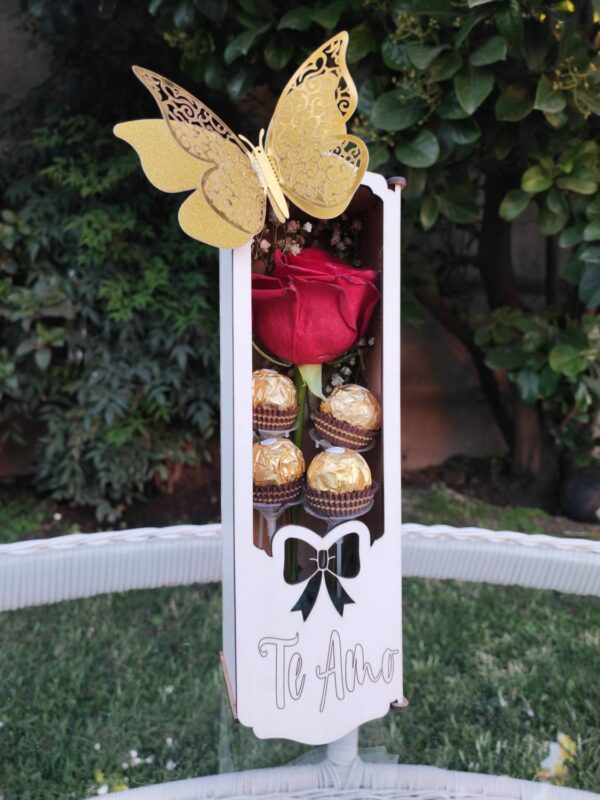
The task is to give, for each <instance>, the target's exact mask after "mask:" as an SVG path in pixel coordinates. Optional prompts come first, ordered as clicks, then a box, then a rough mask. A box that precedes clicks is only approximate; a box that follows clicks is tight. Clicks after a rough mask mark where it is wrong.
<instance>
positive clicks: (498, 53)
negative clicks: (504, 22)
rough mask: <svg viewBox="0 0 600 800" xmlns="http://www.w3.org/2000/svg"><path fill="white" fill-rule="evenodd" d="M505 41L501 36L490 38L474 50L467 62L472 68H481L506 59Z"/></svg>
mask: <svg viewBox="0 0 600 800" xmlns="http://www.w3.org/2000/svg"><path fill="white" fill-rule="evenodd" d="M506 52H507V46H506V39H505V38H504V37H503V36H492V37H490V38H489V39H488V40H487V41H485V42H484V43H483V44H481V45H479V47H478V48H477V49H476V50H474V51H473V52H472V53H471V55H470V56H469V61H470V62H471V64H472V65H473V66H474V67H483V66H485V65H486V64H494V63H495V62H496V61H504V60H505V59H506Z"/></svg>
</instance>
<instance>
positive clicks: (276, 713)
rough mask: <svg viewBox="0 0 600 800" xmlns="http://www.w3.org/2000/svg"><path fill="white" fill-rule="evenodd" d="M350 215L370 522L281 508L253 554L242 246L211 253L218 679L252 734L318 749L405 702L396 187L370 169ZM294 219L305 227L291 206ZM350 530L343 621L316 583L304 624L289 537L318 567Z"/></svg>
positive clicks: (308, 448)
mask: <svg viewBox="0 0 600 800" xmlns="http://www.w3.org/2000/svg"><path fill="white" fill-rule="evenodd" d="M346 213H347V214H348V216H349V217H350V218H351V219H358V220H360V221H361V224H362V230H361V234H360V238H359V255H360V257H361V263H362V265H363V266H368V267H370V268H373V269H378V270H380V271H381V276H380V289H381V294H382V301H381V303H380V304H379V308H378V310H377V311H376V313H375V314H374V317H373V319H372V321H371V325H370V330H369V333H368V336H369V337H371V336H373V337H374V339H375V345H374V347H373V350H372V352H371V353H370V354H369V357H368V364H367V369H366V375H365V378H366V383H367V386H368V388H369V389H370V390H371V391H373V392H374V394H375V395H376V396H377V397H378V398H379V400H380V402H381V406H382V412H383V426H382V430H381V433H380V435H379V437H378V440H377V444H376V446H375V448H374V449H372V450H371V451H369V452H368V453H365V454H364V455H365V458H366V460H367V461H368V463H369V465H370V467H371V471H372V473H373V477H374V479H375V480H376V481H377V482H378V483H379V486H380V488H379V491H378V493H377V494H376V496H375V502H374V506H373V508H372V510H371V511H370V512H369V513H368V514H366V515H365V516H364V517H361V518H360V519H358V520H354V521H352V520H351V521H348V522H343V523H341V524H340V525H338V526H336V527H335V528H333V530H330V531H329V533H325V531H326V526H325V523H324V522H322V521H321V520H318V519H316V518H314V517H312V516H310V515H308V514H306V512H304V511H302V512H301V513H300V514H299V516H298V518H297V520H295V521H294V522H290V516H289V514H287V513H286V515H284V516H283V517H282V519H281V520H280V521H279V523H278V527H277V530H276V532H275V534H274V536H273V539H272V542H271V543H270V544H271V546H270V547H269V542H268V539H267V543H266V547H265V549H260V548H259V547H257V545H256V543H257V542H258V541H259V538H260V536H259V534H260V535H263V533H264V532H263V531H260V526H261V525H264V521H263V520H262V519H261V518H260V515H259V514H258V512H255V511H254V509H253V504H252V446H253V431H252V370H253V349H252V306H251V274H252V257H251V245H250V244H247V245H244V246H243V247H240V248H238V249H236V250H221V257H220V319H221V323H220V332H221V448H222V455H221V458H222V500H221V508H222V531H223V533H222V535H223V653H222V661H223V668H224V673H225V679H226V681H227V686H228V691H229V695H230V699H231V703H232V708H233V711H234V715H235V716H236V718H237V719H238V720H239V721H240V722H241V723H243V724H244V725H247V726H249V727H251V728H253V729H254V732H255V733H256V735H257V736H259V737H261V738H269V737H283V738H288V739H293V740H296V741H300V742H304V743H307V744H313V745H317V744H324V743H327V742H331V741H334V740H335V739H338V738H340V737H341V736H343V735H344V734H346V733H348V732H349V731H350V730H352V729H353V728H355V727H357V726H358V725H360V724H362V723H364V722H367V721H368V720H370V719H374V718H377V717H381V716H383V715H384V714H385V713H386V712H387V711H388V709H389V707H390V704H394V703H395V704H399V703H401V702H402V698H403V684H402V606H401V586H402V571H401V546H400V523H401V497H400V474H401V447H400V185H396V186H392V187H388V185H387V183H386V181H385V179H384V178H382V177H381V176H379V175H376V174H373V173H366V174H365V176H364V178H363V181H362V184H361V186H360V187H359V189H358V191H357V192H356V194H355V195H354V198H353V200H352V202H351V203H350V206H349V207H348V209H347V212H346ZM292 218H293V219H301V220H302V221H305V220H309V219H311V218H310V217H307V216H306V215H304V214H301V213H300V212H297V210H295V209H294V210H292ZM313 402H314V401H313ZM309 428H310V420H309V419H307V421H306V425H305V433H304V441H303V452H304V456H305V459H306V462H307V465H308V464H309V463H310V461H311V459H312V458H313V456H314V455H315V454H316V453H317V452H318V450H316V448H315V445H314V442H313V441H312V439H310V438H309V436H308V430H309ZM292 519H293V518H292ZM349 532H353V533H357V534H358V539H356V537H354V538H353V540H354V541H357V542H358V556H359V562H360V570H359V571H358V574H357V575H356V576H355V577H352V578H340V579H339V580H340V582H341V584H342V585H343V587H344V590H345V591H346V592H347V593H348V594H349V595H350V597H351V598H352V600H353V603H351V604H348V605H346V606H345V607H344V609H343V614H340V613H339V612H338V610H336V608H335V606H334V604H333V603H332V601H331V599H330V597H329V596H328V592H327V590H326V588H325V585H324V581H322V582H321V587H320V591H319V595H318V597H317V600H316V603H315V605H314V607H313V609H312V611H311V613H310V615H309V616H308V617H307V618H306V620H304V619H303V616H302V614H301V613H300V612H299V611H292V610H291V609H292V608H293V606H294V605H295V604H296V602H297V601H298V598H299V596H300V595H301V594H302V591H303V585H302V584H289V583H287V582H286V581H285V580H284V561H285V553H286V541H287V540H289V539H290V538H291V539H293V540H294V541H295V542H296V545H295V546H296V548H297V550H298V551H299V553H300V555H299V556H298V557H299V558H307V557H308V558H309V557H310V554H311V553H312V555H313V557H314V559H316V560H318V552H319V551H323V550H326V551H330V552H333V550H330V548H334V547H335V546H336V542H338V541H339V539H340V537H341V536H343V535H344V534H346V533H349ZM338 546H339V545H338ZM288 548H289V544H288ZM315 563H316V561H315Z"/></svg>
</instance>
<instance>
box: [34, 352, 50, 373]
mask: <svg viewBox="0 0 600 800" xmlns="http://www.w3.org/2000/svg"><path fill="white" fill-rule="evenodd" d="M51 358H52V351H51V350H50V348H49V347H44V348H42V349H41V350H36V351H35V355H34V359H35V363H36V364H37V366H38V367H39V369H41V370H47V369H48V367H49V366H50V360H51Z"/></svg>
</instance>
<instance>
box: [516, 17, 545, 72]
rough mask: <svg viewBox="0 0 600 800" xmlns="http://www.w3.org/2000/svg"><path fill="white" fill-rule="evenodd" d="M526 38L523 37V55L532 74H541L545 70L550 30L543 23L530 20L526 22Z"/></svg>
mask: <svg viewBox="0 0 600 800" xmlns="http://www.w3.org/2000/svg"><path fill="white" fill-rule="evenodd" d="M524 24H525V36H524V37H523V55H524V56H525V63H526V64H527V67H528V68H529V69H530V70H531V72H541V71H542V70H543V68H544V64H545V61H546V55H547V53H548V47H549V45H550V42H551V37H550V36H549V35H548V28H547V27H546V25H545V24H544V23H543V22H538V20H535V19H532V18H531V17H530V18H529V19H526V20H525V23H524Z"/></svg>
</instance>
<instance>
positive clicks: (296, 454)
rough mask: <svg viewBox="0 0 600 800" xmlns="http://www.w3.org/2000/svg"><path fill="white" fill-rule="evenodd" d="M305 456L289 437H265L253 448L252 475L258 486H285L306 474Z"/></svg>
mask: <svg viewBox="0 0 600 800" xmlns="http://www.w3.org/2000/svg"><path fill="white" fill-rule="evenodd" d="M305 468H306V465H305V464H304V456H303V455H302V451H301V450H299V449H298V448H297V447H296V445H295V444H294V443H293V442H290V440H289V439H263V440H262V442H257V443H256V444H255V445H254V447H253V448H252V477H253V481H254V484H255V485H256V486H283V485H284V484H286V483H292V482H293V481H297V480H298V479H299V478H301V477H302V475H303V474H304V470H305Z"/></svg>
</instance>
